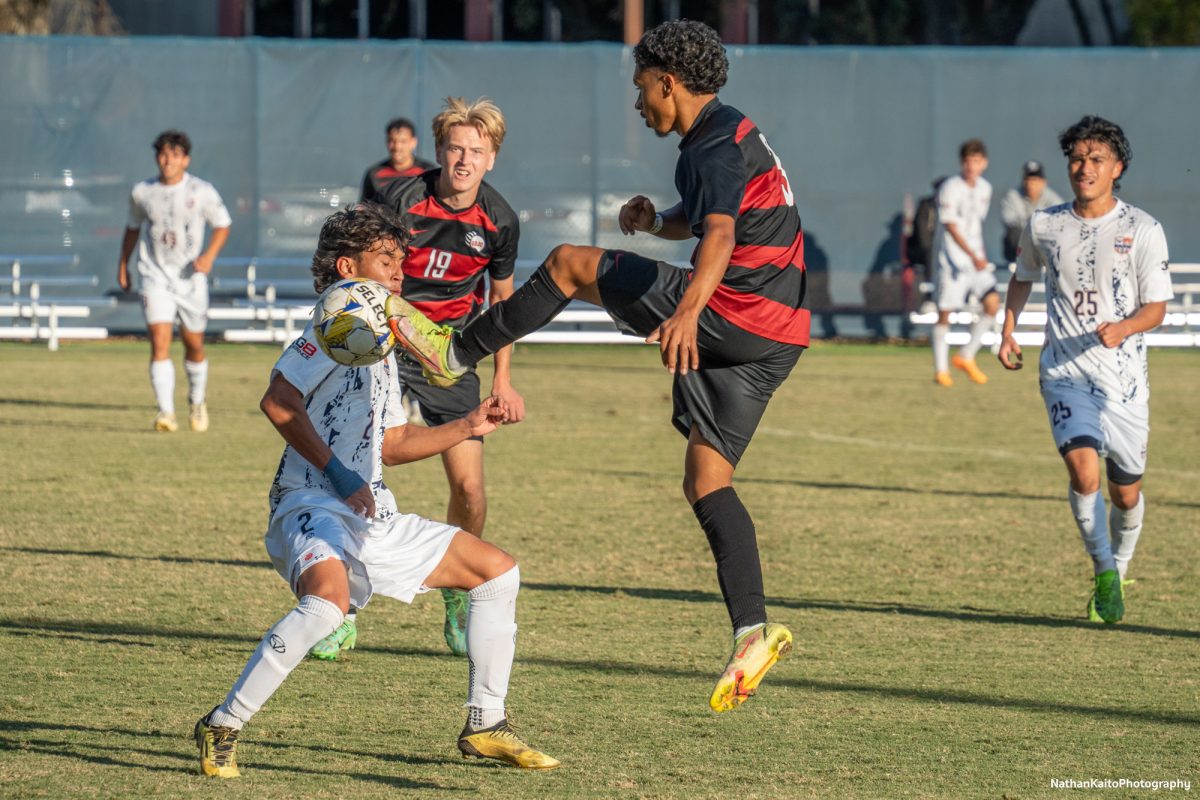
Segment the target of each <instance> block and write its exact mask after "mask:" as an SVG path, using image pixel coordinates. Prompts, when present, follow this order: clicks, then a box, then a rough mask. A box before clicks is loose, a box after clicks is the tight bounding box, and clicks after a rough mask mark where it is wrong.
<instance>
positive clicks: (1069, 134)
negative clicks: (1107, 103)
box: [1058, 114, 1133, 189]
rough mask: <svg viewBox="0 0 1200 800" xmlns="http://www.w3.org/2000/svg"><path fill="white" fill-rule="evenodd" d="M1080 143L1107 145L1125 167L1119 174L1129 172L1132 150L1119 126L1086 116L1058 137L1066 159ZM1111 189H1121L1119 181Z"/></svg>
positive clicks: (1090, 115)
mask: <svg viewBox="0 0 1200 800" xmlns="http://www.w3.org/2000/svg"><path fill="white" fill-rule="evenodd" d="M1080 142H1100V143H1101V144H1106V145H1108V146H1109V148H1110V149H1111V150H1112V151H1113V154H1114V155H1115V156H1116V157H1117V160H1118V161H1120V162H1121V163H1122V164H1124V165H1125V168H1124V169H1123V170H1122V171H1121V174H1122V175H1124V174H1125V173H1126V172H1128V171H1129V162H1130V161H1132V160H1133V149H1132V148H1131V147H1130V146H1129V140H1128V139H1126V138H1125V131H1123V130H1121V126H1120V125H1118V124H1117V123H1115V122H1109V121H1108V120H1106V119H1104V118H1103V117H1097V116H1094V115H1092V114H1088V115H1087V116H1086V117H1084V118H1083V119H1081V120H1079V122H1076V123H1075V124H1074V125H1072V126H1071V127H1069V128H1067V129H1066V130H1065V131H1063V132H1062V133H1060V134H1059V135H1058V146H1059V147H1061V148H1062V152H1063V155H1064V156H1066V157H1067V158H1070V157H1071V151H1072V150H1074V149H1075V145H1077V144H1079V143H1080ZM1113 188H1114V189H1119V188H1121V183H1120V181H1113Z"/></svg>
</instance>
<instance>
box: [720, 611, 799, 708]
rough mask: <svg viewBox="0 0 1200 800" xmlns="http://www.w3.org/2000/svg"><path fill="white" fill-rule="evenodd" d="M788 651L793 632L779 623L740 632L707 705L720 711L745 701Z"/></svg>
mask: <svg viewBox="0 0 1200 800" xmlns="http://www.w3.org/2000/svg"><path fill="white" fill-rule="evenodd" d="M791 650H792V632H791V631H789V630H788V629H787V628H785V627H784V626H782V625H776V624H774V623H770V622H768V623H767V624H766V625H763V626H762V627H760V628H755V629H754V630H752V631H747V632H746V633H743V634H742V635H741V636H739V637H738V638H737V639H736V640H734V643H733V655H732V656H731V657H730V659H729V664H728V665H726V667H725V672H724V673H722V675H721V677H720V679H719V680H718V681H717V685H716V686H715V687H713V691H712V696H710V697H709V698H708V705H709V707H711V708H712V710H713V711H716V712H717V713H720V712H722V711H728V710H730V709H731V708H735V707H737V706H740V705H741V704H742V703H744V702H746V700H748V699H749V698H750V697H751V696H752V695H753V694H754V690H755V689H756V688H758V684H759V682H761V681H762V679H763V676H764V675H766V674H767V670H769V669H770V668H771V667H773V666H775V662H776V661H778V660H779V659H781V658H783V657H784V656H786V655H787V654H788V653H790V652H791Z"/></svg>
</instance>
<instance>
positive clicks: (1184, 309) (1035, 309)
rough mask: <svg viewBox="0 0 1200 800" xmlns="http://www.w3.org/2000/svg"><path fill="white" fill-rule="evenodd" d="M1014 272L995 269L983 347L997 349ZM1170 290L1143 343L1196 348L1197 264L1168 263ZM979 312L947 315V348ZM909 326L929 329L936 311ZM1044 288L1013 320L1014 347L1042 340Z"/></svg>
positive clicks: (1038, 287)
mask: <svg viewBox="0 0 1200 800" xmlns="http://www.w3.org/2000/svg"><path fill="white" fill-rule="evenodd" d="M1014 269H1015V267H1014V265H1011V264H1010V265H1008V267H1007V268H1004V267H1002V268H1001V269H1000V270H998V273H999V274H997V276H996V279H997V284H998V288H999V290H1000V296H1001V303H1000V310H999V311H998V312H997V314H996V327H997V331H996V332H995V333H988V334H985V335H984V337H983V346H984V347H992V346H997V347H998V346H999V343H1000V334H999V328H1000V325H1001V324H1003V322H1004V302H1003V300H1004V295H1005V293H1006V292H1007V291H1008V280H1007V276H1008V275H1009V274H1011V273H1012V271H1013V270H1014ZM1170 270H1171V287H1172V289H1173V290H1174V291H1175V299H1174V300H1172V301H1170V302H1169V303H1167V315H1166V317H1164V318H1163V322H1162V325H1160V326H1159V327H1158V328H1156V329H1154V330H1153V331H1150V332H1148V333H1147V334H1146V344H1147V345H1148V346H1150V347H1200V263H1197V264H1172V265H1171V267H1170ZM920 288H921V291H922V292H929V291H932V289H933V285H932V284H924V283H923V284H921V287H920ZM979 313H980V311H979V309H973V310H968V311H956V312H954V313H952V314H951V315H950V326H951V328H950V333H949V334H948V335H947V336H946V341H947V342H948V343H949V344H950V345H951V346H957V345H962V344H966V342H967V340H968V339H969V338H970V332H969V330H968V329H969V328H970V326H971V324H972V323H973V322H974V321H975V320H976V319H977V318H978V315H979ZM908 319H909V322H911V323H912V324H913V325H920V326H925V327H927V328H928V327H932V326H933V324H934V323H935V322H937V312H936V311H913V312H912V313H910V314H909V315H908ZM1045 328H1046V285H1045V284H1044V283H1040V282H1038V283H1035V284H1033V292H1032V293H1031V294H1030V296H1029V302H1028V303H1026V304H1025V309H1024V310H1023V311H1022V312H1021V315H1020V316H1019V317H1018V318H1017V327H1016V330H1015V331H1014V335H1015V337H1016V340H1017V344H1019V345H1021V346H1022V347H1027V346H1033V347H1040V346H1041V345H1042V344H1043V343H1044V342H1045V338H1046V334H1045Z"/></svg>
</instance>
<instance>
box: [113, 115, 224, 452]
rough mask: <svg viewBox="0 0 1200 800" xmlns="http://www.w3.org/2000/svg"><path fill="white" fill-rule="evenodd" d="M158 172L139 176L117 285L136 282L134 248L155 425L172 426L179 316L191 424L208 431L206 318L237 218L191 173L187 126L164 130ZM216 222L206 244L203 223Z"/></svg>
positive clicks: (159, 141) (157, 145)
mask: <svg viewBox="0 0 1200 800" xmlns="http://www.w3.org/2000/svg"><path fill="white" fill-rule="evenodd" d="M154 152H155V160H156V161H157V162H158V177H157V178H151V179H149V180H145V181H142V182H141V183H138V184H137V185H135V186H134V187H133V191H132V193H131V194H130V196H129V218H128V221H127V222H126V223H125V238H124V239H123V240H122V241H121V258H120V261H119V262H118V264H117V283H118V284H119V285H120V287H121V290H122V291H125V292H128V291H129V290H130V289H131V288H132V283H131V282H130V275H129V257H130V256H131V255H132V254H133V250H134V247H135V246H136V247H137V253H138V255H137V270H138V276H139V279H140V283H141V295H142V307H143V310H144V311H145V315H146V328H147V330H148V332H149V334H150V385H151V386H152V387H153V388H154V398H155V400H156V401H157V403H158V414H157V415H156V416H155V417H154V430H156V431H163V432H168V433H171V432H174V431H176V430H178V429H179V423H178V422H177V421H176V419H175V366H174V365H173V364H172V363H171V353H170V348H171V329H172V327H173V326H174V324H175V320H176V319H177V318H178V320H179V338H180V339H182V340H183V349H184V356H183V358H184V360H183V368H184V371H185V372H186V373H187V377H188V406H189V411H188V422H189V424H190V425H191V428H192V430H194V431H200V432H202V431H206V430H208V406H207V404H206V403H205V401H204V398H205V391H206V389H207V385H208V359H207V358H205V355H204V329H205V327H206V325H207V322H208V274H209V273H210V272H211V271H212V267H213V261H214V260H215V259H216V257H217V255H218V254H219V253H220V252H221V248H222V247H224V246H225V240H226V239H228V238H229V226H230V225H231V224H232V220H231V219H230V217H229V212H228V211H227V210H226V209H225V204H224V203H223V202H222V201H221V196H220V195H219V194H217V190H216V189H215V188H213V185H212V184H211V183H208V182H207V181H203V180H201V179H200V178H197V177H196V176H195V175H192V174H190V173H189V172H188V171H187V168H188V165H189V164H190V163H191V152H192V142H191V140H190V139H188V136H187V134H186V133H184V132H182V131H176V130H169V131H163V132H162V133H160V134H159V135H158V138H156V139H155V140H154ZM205 224H208V225H210V226H212V229H213V231H212V236H211V237H209V241H208V247H207V248H205V247H204V246H203V245H204V226H205Z"/></svg>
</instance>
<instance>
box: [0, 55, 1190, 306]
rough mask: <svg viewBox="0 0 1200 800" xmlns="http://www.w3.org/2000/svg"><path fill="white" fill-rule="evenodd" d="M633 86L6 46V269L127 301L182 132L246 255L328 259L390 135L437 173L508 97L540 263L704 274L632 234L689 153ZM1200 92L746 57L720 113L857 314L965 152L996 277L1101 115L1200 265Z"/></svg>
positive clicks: (1046, 62)
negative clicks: (980, 149) (449, 127)
mask: <svg viewBox="0 0 1200 800" xmlns="http://www.w3.org/2000/svg"><path fill="white" fill-rule="evenodd" d="M632 72H633V64H632V58H631V55H630V50H629V49H628V48H624V47H621V46H619V45H613V44H582V45H580V44H575V45H540V44H539V45H515V44H511V45H510V44H488V45H477V44H465V43H437V44H430V43H427V42H414V41H401V42H393V41H388V42H384V41H378V42H311V41H309V42H296V41H279V40H263V39H241V40H236V39H163V38H0V141H2V143H3V147H2V148H0V210H2V212H3V220H4V222H3V225H2V227H0V253H39V254H53V253H78V254H79V256H80V265H79V267H78V269H79V270H81V271H84V272H95V273H97V274H99V275H100V276H101V286H102V287H108V286H111V285H113V284H114V280H113V275H114V273H115V264H116V258H117V250H118V242H119V241H120V236H121V231H122V229H123V227H124V221H125V214H126V208H127V198H128V192H129V187H130V185H131V184H132V183H133V182H134V181H135V180H138V179H140V178H144V177H150V176H152V175H153V174H155V165H154V160H153V152H152V150H151V148H150V143H151V141H152V140H153V138H154V136H155V135H156V134H157V133H158V132H159V131H161V130H163V129H165V128H169V127H177V128H182V129H184V130H186V131H187V132H188V133H189V134H190V136H191V137H192V140H193V142H194V150H193V157H192V172H194V173H195V174H197V175H199V176H201V177H204V178H206V179H208V180H210V181H212V182H213V183H214V184H215V185H216V186H217V188H218V189H219V190H220V192H221V193H222V195H223V196H224V198H225V201H226V204H227V205H228V207H229V210H230V212H231V213H232V214H233V220H234V223H233V231H232V236H231V239H230V243H229V245H228V247H227V248H226V251H225V254H226V255H245V256H249V255H258V256H299V257H307V256H309V255H310V254H311V250H312V245H313V242H314V241H315V235H316V232H317V229H318V228H319V227H320V223H321V220H322V219H323V218H324V216H325V215H326V214H327V213H329V211H330V210H331V209H332V208H335V207H338V206H340V205H344V204H346V203H348V202H352V201H354V200H356V199H357V198H358V186H359V181H360V179H361V176H362V173H363V170H364V169H365V168H366V167H367V166H368V164H370V163H371V162H373V161H376V160H378V159H380V158H382V157H384V156H385V155H386V153H385V150H384V147H383V142H384V131H383V128H384V124H385V123H386V121H387V120H388V119H390V118H392V117H395V116H406V117H409V118H411V119H413V120H414V121H415V122H416V123H417V126H418V130H419V133H420V136H421V144H420V147H419V154H420V155H422V156H424V157H426V158H430V159H432V157H433V142H432V137H431V135H430V134H429V132H428V131H429V121H430V119H431V118H432V116H433V115H434V114H435V113H436V112H437V111H438V109H439V108H440V106H441V101H442V98H443V97H445V96H446V95H462V96H466V97H467V98H474V97H477V96H479V95H487V96H489V97H491V98H493V99H494V100H495V101H496V102H497V103H499V105H500V106H501V108H502V109H503V110H504V112H505V114H506V116H507V119H508V125H509V130H508V138H507V139H506V140H505V142H504V145H503V148H502V150H501V153H500V157H499V159H498V161H497V166H496V169H495V171H494V172H493V173H492V175H491V176H490V177H489V180H490V182H491V183H492V184H493V185H494V186H495V187H496V188H497V189H499V190H500V192H501V193H502V194H503V195H504V196H505V197H506V198H507V199H508V200H509V202H510V203H511V204H512V206H513V207H514V208H515V209H516V210H517V211H518V212H519V214H520V216H521V219H522V238H521V247H520V256H521V257H522V258H524V259H540V258H541V257H542V256H544V255H545V253H546V252H547V251H548V250H549V249H550V248H551V247H553V246H554V245H555V244H557V243H559V242H564V241H565V242H575V243H589V244H599V245H601V246H627V247H630V248H633V249H637V250H640V251H642V252H644V253H646V254H647V255H657V256H659V257H664V258H670V259H673V260H679V261H684V260H686V258H687V256H688V254H689V253H690V245H679V244H674V243H664V242H658V241H656V240H652V239H650V238H649V237H646V236H639V237H637V238H635V239H627V238H625V237H623V236H621V235H620V232H619V231H618V230H617V228H616V223H615V214H616V211H617V209H618V208H619V207H620V205H621V203H622V202H624V200H626V199H627V198H628V197H630V196H632V195H633V194H635V193H644V194H648V195H650V196H651V197H652V198H654V199H655V200H656V202H660V203H663V204H671V203H674V202H675V201H676V199H677V196H676V194H675V191H674V184H673V174H674V172H673V170H674V162H675V155H676V152H677V151H676V145H677V143H678V140H677V139H676V138H674V137H671V138H667V139H662V140H660V139H658V138H656V137H655V136H654V135H653V133H651V132H650V131H649V130H647V129H646V128H645V127H644V125H643V123H642V121H641V119H640V118H639V117H638V115H637V113H636V112H635V111H634V109H633V101H634V92H633V88H632V84H631V78H632ZM1197 86H1200V51H1196V50H1172V51H1147V50H1134V49H1072V50H1048V49H1037V50H1024V49H1012V48H1006V49H988V50H974V49H941V48H937V49H924V48H906V49H850V48H815V47H812V48H767V47H760V48H752V47H747V48H732V49H731V50H730V79H729V84H728V85H727V86H726V88H725V89H724V90H723V91H722V93H721V96H722V99H723V100H724V101H725V102H727V103H730V104H733V105H736V106H737V107H738V108H740V109H741V110H742V111H743V112H745V113H746V114H747V115H749V116H750V117H751V118H752V119H754V121H755V122H757V123H758V125H759V127H760V128H761V129H762V130H763V131H764V132H765V133H766V135H767V137H768V139H769V141H770V142H771V145H772V147H773V148H774V150H775V151H776V153H777V154H778V155H779V157H780V158H781V159H782V161H783V164H784V167H785V168H786V170H787V172H788V175H789V177H790V180H791V184H792V188H793V190H794V192H795V197H796V203H797V205H798V206H799V209H800V213H801V217H802V218H803V220H804V223H805V228H806V229H807V230H808V232H809V233H810V234H811V235H812V237H813V242H812V243H810V245H811V246H812V247H813V249H814V250H815V249H816V248H819V250H820V252H819V253H816V252H814V253H813V256H814V258H813V261H814V262H818V261H819V260H821V259H822V258H823V259H824V260H826V261H827V263H828V269H829V277H830V289H831V293H832V298H833V301H834V302H836V303H839V304H854V303H860V302H862V300H863V290H862V283H863V280H864V278H865V277H866V276H867V274H868V273H870V272H872V271H876V272H878V271H880V270H885V271H886V270H888V269H890V267H889V265H890V264H894V262H895V259H896V257H897V249H896V248H897V238H896V230H897V215H898V214H899V212H900V210H901V206H902V203H903V199H904V196H905V194H906V193H911V194H913V195H914V196H920V195H922V194H925V193H927V192H928V190H929V184H930V181H931V179H933V178H934V177H936V176H938V175H943V174H946V173H950V172H953V171H954V170H956V169H957V149H958V145H959V143H960V142H961V141H962V140H964V139H966V138H969V137H972V136H978V137H981V138H983V139H984V140H985V141H986V142H987V144H988V147H989V149H990V152H991V168H990V169H989V171H988V174H987V177H988V178H989V179H990V180H991V182H992V184H993V186H994V187H995V196H994V200H993V206H992V213H991V216H990V218H989V221H988V227H987V232H986V236H987V242H988V246H989V248H991V251H992V255H993V256H994V257H996V258H998V257H999V253H1000V247H999V245H1000V238H1001V230H1000V223H999V208H998V207H999V200H1000V197H1001V196H1002V194H1003V192H1004V191H1006V190H1007V189H1008V188H1009V187H1011V186H1013V185H1015V184H1016V182H1017V180H1018V178H1019V171H1020V165H1021V164H1022V162H1024V161H1025V160H1027V159H1030V158H1036V159H1039V160H1042V161H1044V162H1046V163H1047V165H1048V173H1049V178H1050V185H1051V186H1053V187H1054V188H1055V189H1057V190H1058V191H1059V192H1060V193H1061V194H1063V195H1068V194H1069V193H1068V187H1067V183H1066V179H1065V162H1064V161H1063V159H1062V157H1061V155H1060V154H1059V152H1058V149H1057V144H1056V141H1055V135H1056V133H1057V132H1058V131H1059V130H1060V129H1062V128H1064V127H1065V126H1067V125H1068V124H1070V123H1072V122H1074V121H1075V120H1076V119H1078V118H1079V117H1080V116H1081V115H1082V114H1084V113H1097V114H1100V115H1103V116H1105V117H1108V118H1110V119H1112V120H1114V121H1116V122H1118V123H1120V124H1121V125H1123V126H1124V127H1125V130H1126V132H1127V134H1128V135H1129V138H1130V140H1131V142H1132V145H1133V152H1134V158H1133V162H1132V164H1131V166H1130V170H1129V173H1128V175H1127V177H1126V178H1125V179H1124V180H1123V181H1122V183H1123V187H1122V192H1121V193H1122V196H1123V197H1124V198H1125V199H1127V200H1128V201H1130V202H1132V203H1134V204H1136V205H1139V206H1142V207H1143V208H1145V209H1146V210H1148V211H1149V212H1150V213H1151V214H1153V215H1155V216H1156V217H1157V218H1158V219H1159V220H1160V221H1161V222H1162V223H1163V224H1164V226H1165V228H1166V231H1167V236H1168V239H1169V241H1170V244H1171V250H1172V253H1173V255H1174V257H1175V258H1176V259H1177V260H1197V259H1200V225H1198V224H1197V212H1198V210H1200V202H1198V201H1200V150H1198V149H1197V147H1196V144H1195V141H1196V136H1197V133H1196V132H1197V130H1198V128H1200V126H1198V125H1197V122H1198V121H1200V103H1197V99H1198V98H1200V92H1198V90H1197V88H1196V87H1197Z"/></svg>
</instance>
